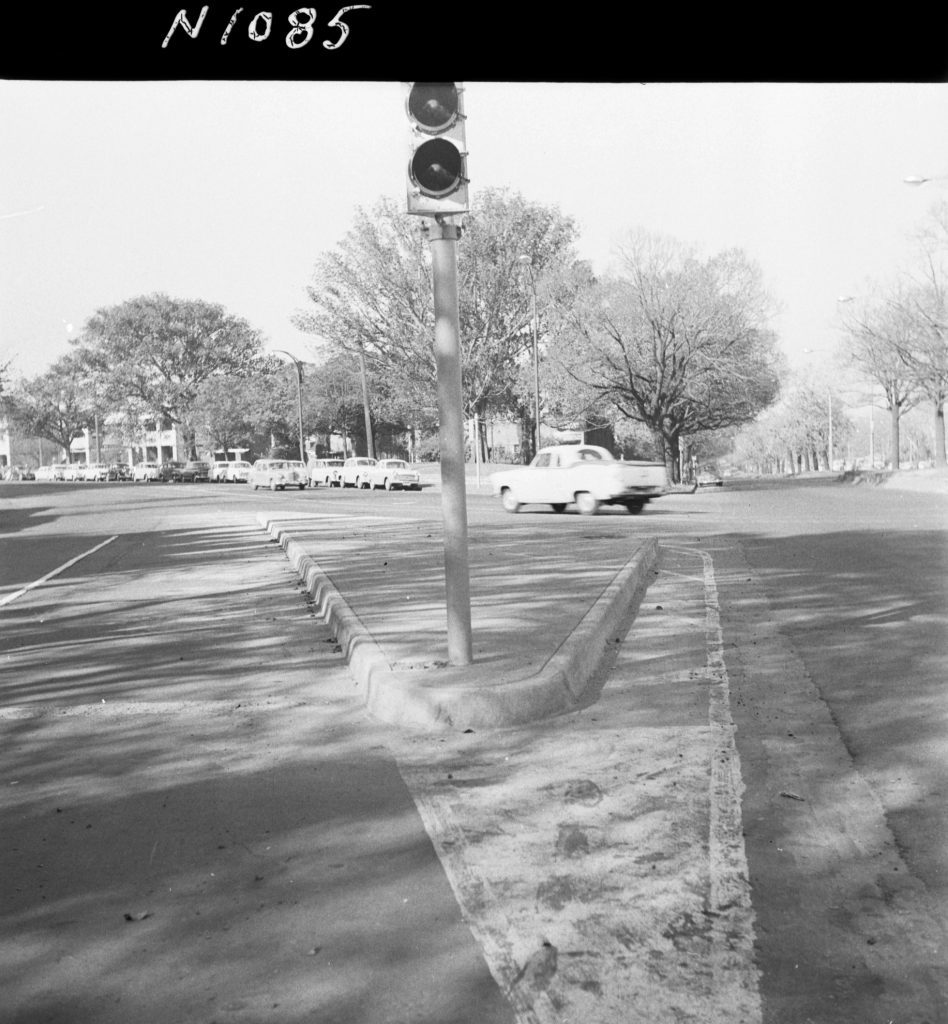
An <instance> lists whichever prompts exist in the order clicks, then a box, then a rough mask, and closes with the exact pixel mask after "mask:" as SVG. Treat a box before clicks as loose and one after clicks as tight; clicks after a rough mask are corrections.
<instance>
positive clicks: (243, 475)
mask: <svg viewBox="0 0 948 1024" xmlns="http://www.w3.org/2000/svg"><path fill="white" fill-rule="evenodd" d="M250 469H251V466H250V463H249V462H244V461H243V460H240V459H238V460H237V461H236V462H228V463H227V473H226V475H225V477H224V479H225V480H226V481H227V483H229V484H245V483H246V482H247V480H248V479H249V477H250Z"/></svg>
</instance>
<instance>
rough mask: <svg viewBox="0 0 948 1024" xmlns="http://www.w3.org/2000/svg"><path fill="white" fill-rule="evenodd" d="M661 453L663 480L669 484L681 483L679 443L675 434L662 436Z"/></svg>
mask: <svg viewBox="0 0 948 1024" xmlns="http://www.w3.org/2000/svg"><path fill="white" fill-rule="evenodd" d="M661 440H662V452H663V454H664V458H665V478H666V479H667V480H668V482H669V483H670V484H677V483H681V474H680V467H681V441H680V438H679V437H678V435H677V434H663V435H662V439H661Z"/></svg>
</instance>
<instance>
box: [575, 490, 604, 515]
mask: <svg viewBox="0 0 948 1024" xmlns="http://www.w3.org/2000/svg"><path fill="white" fill-rule="evenodd" d="M576 510H577V512H579V514H580V515H581V516H594V515H595V514H596V513H597V512H598V511H599V500H598V499H597V498H595V497H594V496H593V495H591V494H590V493H589V491H580V492H579V494H577V495H576Z"/></svg>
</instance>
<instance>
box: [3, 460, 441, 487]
mask: <svg viewBox="0 0 948 1024" xmlns="http://www.w3.org/2000/svg"><path fill="white" fill-rule="evenodd" d="M22 479H36V480H132V481H135V482H144V483H150V482H151V481H163V482H168V483H207V482H210V483H247V484H250V485H252V486H253V488H254V490H256V489H257V488H258V487H265V488H269V489H270V490H271V491H277V490H279V491H283V490H286V488H287V487H296V488H299V489H300V490H302V489H303V488H304V487H307V486H310V487H318V486H319V485H320V484H323V485H325V486H326V487H357V488H363V489H367V488H376V487H381V488H384V489H385V490H387V491H391V490H416V491H417V490H421V480H420V477H419V475H418V473H417V472H416V471H415V470H414V469H412V468H411V466H410V465H409V464H408V463H407V462H406V461H405V460H404V459H371V458H368V457H366V456H354V457H352V458H349V459H316V460H315V461H313V462H310V463H309V465H307V464H306V463H303V462H299V461H297V460H294V459H257V461H256V462H253V463H250V462H244V461H234V462H210V463H209V462H201V461H191V462H177V461H174V462H138V463H136V464H135V465H134V466H128V465H125V464H122V463H113V464H111V465H107V464H105V463H102V462H90V463H85V462H69V463H60V464H56V465H51V466H40V468H39V469H37V470H36V471H35V473H33V474H32V475H31V476H30V477H26V476H23V477H22Z"/></svg>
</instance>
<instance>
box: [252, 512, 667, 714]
mask: <svg viewBox="0 0 948 1024" xmlns="http://www.w3.org/2000/svg"><path fill="white" fill-rule="evenodd" d="M257 522H258V523H259V524H260V526H261V527H262V528H263V529H264V531H265V532H266V533H267V534H269V536H270V537H272V538H273V540H274V541H276V542H277V543H278V544H279V545H280V547H281V548H282V549H283V550H284V552H285V553H286V556H287V558H288V559H289V561H290V564H291V565H292V567H293V569H294V571H295V572H296V573H297V575H298V576H299V577H300V580H301V581H302V583H303V585H304V586H305V587H306V589H307V591H308V592H309V595H310V598H311V599H312V601H313V605H314V610H315V612H316V613H317V614H318V615H320V616H321V617H322V618H323V619H324V620H325V621H326V622H327V623H328V624H329V625H330V626H331V627H332V629H333V631H334V633H335V636H336V641H337V642H338V643H339V645H340V646H341V648H342V651H343V654H344V655H345V658H346V662H347V663H348V666H349V670H350V672H351V673H352V674H353V676H354V677H355V679H356V682H357V683H358V684H359V685H360V686H362V687H363V688H364V689H363V694H364V702H365V705H366V707H367V708H368V710H369V711H370V712H372V714H374V715H376V716H377V717H378V718H381V719H382V720H384V721H387V722H391V723H393V724H396V725H403V726H411V727H419V728H423V729H429V730H433V729H442V730H443V729H467V728H482V729H483V728H501V727H503V726H509V725H518V724H522V723H525V722H530V721H536V720H537V719H540V718H546V717H549V716H550V715H556V714H561V713H563V712H565V711H569V710H571V709H573V708H575V707H577V706H578V704H579V703H580V700H581V699H582V697H583V695H584V694H585V692H586V689H587V687H588V686H589V683H590V681H591V679H592V677H593V675H594V673H595V671H596V669H597V667H598V665H599V663H600V661H601V660H602V657H603V655H604V654H605V651H606V644H607V643H608V641H609V639H610V638H611V637H612V636H613V634H614V633H615V631H616V629H617V628H618V627H619V625H620V623H621V622H622V619H623V618H624V617H625V616H626V615H627V614H628V612H629V610H630V609H631V608H632V607H633V604H634V603H635V601H636V600H637V599H639V598H640V597H641V595H642V593H644V591H645V588H646V587H647V585H648V574H649V572H650V571H651V570H652V569H653V568H654V566H655V563H656V562H657V561H658V556H659V553H660V550H661V549H660V545H659V543H658V541H657V540H655V539H649V540H646V541H644V542H643V543H642V544H641V545H640V546H639V547H638V548H637V549H636V551H635V553H634V554H633V555H632V557H631V558H630V559H629V561H628V562H626V564H625V565H624V566H623V567H622V568H621V569H620V570H619V572H618V573H616V575H615V576H614V577H613V579H612V580H611V581H610V582H609V584H608V585H607V586H606V587H605V589H604V590H603V592H602V593H601V594H600V596H599V598H598V599H597V600H596V602H595V603H594V604H593V605H592V607H591V608H590V609H589V611H588V612H587V613H586V615H585V616H583V618H582V620H581V621H580V622H579V624H578V625H577V626H576V627H575V628H574V629H573V631H572V632H571V633H570V634H569V635H568V636H567V637H566V638H565V639H564V641H563V642H562V643H561V644H560V646H559V648H558V649H557V650H556V651H555V652H554V653H553V655H552V656H551V657H550V658H549V660H548V661H547V662H546V664H544V665H543V667H542V668H541V669H539V670H538V671H537V672H535V673H533V674H532V675H529V676H526V677H522V678H511V679H505V678H497V677H493V678H491V677H490V676H488V675H487V673H486V672H485V671H484V670H483V669H479V668H478V666H477V665H470V666H464V667H458V666H447V667H445V668H443V669H431V670H425V671H423V672H404V671H403V672H398V671H396V670H394V669H393V668H392V666H391V664H390V662H389V660H388V658H387V657H386V656H385V652H384V651H383V650H382V648H381V647H380V646H379V644H378V643H377V642H376V641H375V639H374V638H373V637H372V635H371V633H370V632H369V630H368V629H367V628H366V626H365V624H364V623H363V622H362V620H361V619H360V618H359V616H358V615H357V614H356V613H355V612H354V611H353V609H352V608H351V607H350V606H349V604H348V603H347V602H346V600H345V598H344V597H343V596H342V594H340V593H339V591H338V590H337V589H336V587H335V586H334V585H333V583H332V582H331V581H330V580H329V578H328V577H327V576H326V574H325V573H324V572H323V571H322V569H321V568H320V566H319V564H318V563H317V562H316V561H315V559H313V558H312V557H311V556H310V555H309V554H307V552H306V551H305V549H304V548H303V546H302V545H301V544H300V543H299V542H298V541H295V540H293V537H292V535H291V533H290V532H289V531H287V530H284V529H283V528H282V527H281V525H280V522H279V520H273V519H271V518H270V517H269V516H268V515H267V513H265V512H261V513H259V514H258V515H257Z"/></svg>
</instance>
